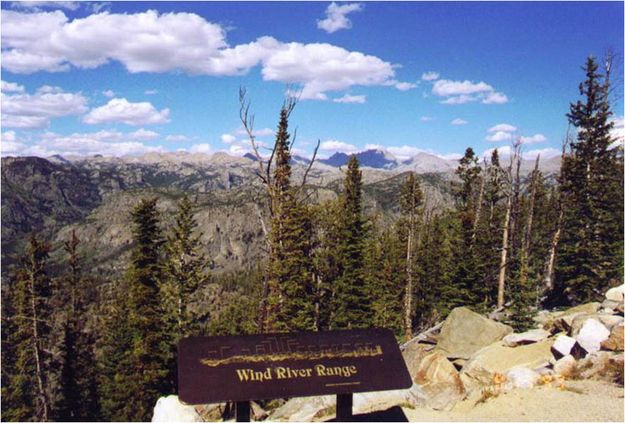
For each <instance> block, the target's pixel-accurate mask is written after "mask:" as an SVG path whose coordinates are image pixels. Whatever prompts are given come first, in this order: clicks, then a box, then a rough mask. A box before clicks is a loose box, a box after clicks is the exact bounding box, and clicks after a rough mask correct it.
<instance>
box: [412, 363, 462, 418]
mask: <svg viewBox="0 0 625 423" xmlns="http://www.w3.org/2000/svg"><path fill="white" fill-rule="evenodd" d="M413 381H414V382H415V384H416V385H417V386H419V388H420V389H421V391H422V392H423V394H424V395H425V404H424V405H425V406H427V407H430V408H432V409H434V410H450V409H451V408H453V406H454V405H455V404H456V403H457V402H458V401H461V400H462V399H463V398H464V396H465V389H464V385H463V384H462V380H461V379H460V373H459V372H458V370H456V367H455V366H454V365H453V364H452V363H451V362H450V361H449V360H448V359H447V358H446V357H445V356H444V355H443V354H441V353H440V352H433V353H430V354H428V355H427V356H425V357H424V358H423V359H422V360H421V363H420V366H419V368H418V370H417V373H416V375H415V377H414V379H413Z"/></svg>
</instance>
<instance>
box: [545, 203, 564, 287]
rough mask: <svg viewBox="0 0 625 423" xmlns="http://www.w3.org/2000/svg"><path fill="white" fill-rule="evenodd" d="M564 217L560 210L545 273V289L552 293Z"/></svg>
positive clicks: (562, 211)
mask: <svg viewBox="0 0 625 423" xmlns="http://www.w3.org/2000/svg"><path fill="white" fill-rule="evenodd" d="M563 215H564V210H563V209H562V208H560V213H559V214H558V223H557V224H556V231H555V232H554V233H553V238H551V246H550V247H549V260H548V261H547V269H546V271H545V289H546V290H547V291H551V290H552V289H553V276H554V267H555V263H556V251H557V249H558V243H559V242H560V233H561V230H562V227H561V225H562V217H563Z"/></svg>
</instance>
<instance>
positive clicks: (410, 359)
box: [402, 342, 434, 380]
mask: <svg viewBox="0 0 625 423" xmlns="http://www.w3.org/2000/svg"><path fill="white" fill-rule="evenodd" d="M433 348H434V347H433V346H432V345H428V344H421V343H418V342H413V343H410V344H408V345H407V346H406V348H405V349H404V350H403V351H402V356H403V357H404V361H405V362H406V367H407V368H408V372H409V373H410V376H411V377H412V380H414V379H415V377H416V376H417V372H418V371H419V366H420V365H421V360H423V357H425V356H426V355H428V354H429V353H430V351H431V350H432V349H433Z"/></svg>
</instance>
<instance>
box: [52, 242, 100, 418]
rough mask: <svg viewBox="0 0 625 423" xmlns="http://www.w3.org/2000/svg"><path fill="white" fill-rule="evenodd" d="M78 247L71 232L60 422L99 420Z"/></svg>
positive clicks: (65, 280)
mask: <svg viewBox="0 0 625 423" xmlns="http://www.w3.org/2000/svg"><path fill="white" fill-rule="evenodd" d="M79 243H80V240H79V239H78V237H77V236H76V233H75V231H72V234H71V237H70V239H69V240H67V241H65V242H64V245H63V246H64V250H65V252H66V253H67V264H68V267H69V268H68V271H67V273H66V275H65V277H64V278H62V283H61V291H62V292H64V293H66V295H67V294H68V298H66V300H67V301H66V304H67V307H68V308H69V309H68V310H67V312H66V314H67V317H66V321H65V323H64V325H63V343H62V345H61V354H62V363H61V375H60V390H61V392H60V394H61V395H60V397H61V398H60V401H59V404H58V405H57V408H58V411H57V413H56V414H57V416H58V420H61V421H93V420H98V419H99V417H100V416H99V414H100V413H99V403H98V388H97V375H96V371H95V364H96V362H95V355H94V350H93V347H94V343H95V339H94V336H93V334H92V333H89V332H88V331H87V330H86V327H85V326H86V325H85V323H86V321H87V312H86V294H87V293H86V290H87V287H86V285H87V283H88V280H87V279H86V278H85V277H83V276H82V274H81V265H80V263H81V256H80V254H79V252H78V245H79Z"/></svg>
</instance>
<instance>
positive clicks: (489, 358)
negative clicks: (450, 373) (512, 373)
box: [460, 339, 553, 390]
mask: <svg viewBox="0 0 625 423" xmlns="http://www.w3.org/2000/svg"><path fill="white" fill-rule="evenodd" d="M552 344H553V340H551V339H545V340H543V341H541V342H536V343H534V344H527V345H521V346H518V347H514V348H511V347H507V346H505V345H504V344H503V342H497V343H495V344H493V345H491V346H488V347H486V348H484V349H482V350H480V351H479V352H478V353H477V354H475V356H473V358H471V360H469V361H468V362H467V364H466V365H465V366H464V367H463V369H462V372H461V373H460V375H461V378H462V381H463V383H464V386H465V389H467V390H474V389H476V388H478V389H481V388H483V387H484V386H491V385H492V383H493V381H494V380H495V379H496V376H498V375H499V377H500V376H501V375H505V374H506V373H507V372H508V370H510V369H513V368H515V367H527V368H529V369H537V368H541V367H545V366H547V365H548V364H549V360H550V359H551V357H552V355H551V346H552Z"/></svg>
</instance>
